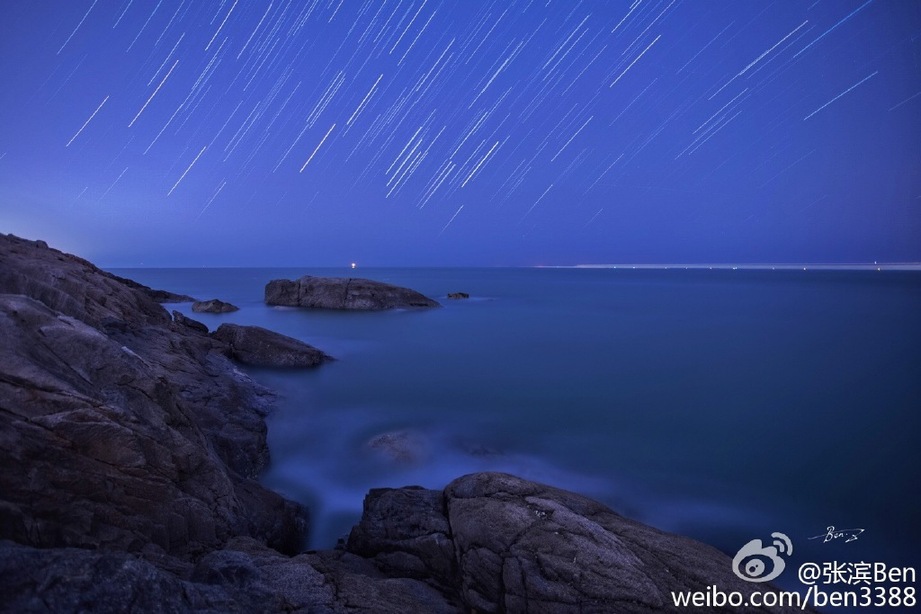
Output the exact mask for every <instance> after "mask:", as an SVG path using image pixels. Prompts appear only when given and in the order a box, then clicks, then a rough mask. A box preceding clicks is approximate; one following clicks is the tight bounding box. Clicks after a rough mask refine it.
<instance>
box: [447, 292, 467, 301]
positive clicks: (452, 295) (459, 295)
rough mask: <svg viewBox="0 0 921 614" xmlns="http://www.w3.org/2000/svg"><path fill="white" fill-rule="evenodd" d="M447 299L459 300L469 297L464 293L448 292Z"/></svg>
mask: <svg viewBox="0 0 921 614" xmlns="http://www.w3.org/2000/svg"><path fill="white" fill-rule="evenodd" d="M448 298H450V299H453V300H460V299H465V298H470V295H469V294H467V293H466V292H448Z"/></svg>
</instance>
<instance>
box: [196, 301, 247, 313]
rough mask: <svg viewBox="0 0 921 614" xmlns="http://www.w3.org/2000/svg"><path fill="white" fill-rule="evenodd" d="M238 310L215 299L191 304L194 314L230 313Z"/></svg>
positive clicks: (234, 306)
mask: <svg viewBox="0 0 921 614" xmlns="http://www.w3.org/2000/svg"><path fill="white" fill-rule="evenodd" d="M239 309H240V308H239V307H237V306H236V305H232V304H231V303H225V302H224V301H222V300H220V299H217V298H213V299H210V300H207V301H195V302H194V303H192V311H194V312H195V313H230V312H231V311H239Z"/></svg>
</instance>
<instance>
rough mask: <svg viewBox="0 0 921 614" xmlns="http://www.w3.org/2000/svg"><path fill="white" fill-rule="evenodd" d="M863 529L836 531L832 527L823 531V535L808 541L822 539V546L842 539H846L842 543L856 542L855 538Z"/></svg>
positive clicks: (815, 536)
mask: <svg viewBox="0 0 921 614" xmlns="http://www.w3.org/2000/svg"><path fill="white" fill-rule="evenodd" d="M864 530H865V529H836V528H835V527H834V525H832V526H829V527H828V528H827V529H825V533H820V534H819V535H814V536H812V537H810V538H809V539H820V538H821V539H822V543H823V544H827V543H828V542H830V541H833V540H836V539H841V538H842V537H844V538H846V539H845V540H844V543H845V544H846V543H848V542H853V541H857V536H858V535H860V534H861V533H863V532H864Z"/></svg>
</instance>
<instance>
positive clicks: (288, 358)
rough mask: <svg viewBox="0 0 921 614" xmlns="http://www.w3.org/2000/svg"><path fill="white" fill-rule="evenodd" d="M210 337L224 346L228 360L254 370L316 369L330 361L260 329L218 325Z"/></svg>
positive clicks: (289, 339)
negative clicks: (249, 366) (252, 367)
mask: <svg viewBox="0 0 921 614" xmlns="http://www.w3.org/2000/svg"><path fill="white" fill-rule="evenodd" d="M211 336H212V337H213V338H214V339H217V340H218V341H220V342H222V343H225V344H227V347H228V352H229V355H230V357H231V358H233V359H234V360H237V361H239V362H242V363H243V364H247V365H252V366H255V367H315V366H317V365H319V364H320V363H322V362H324V361H326V360H332V358H331V357H330V356H328V355H327V354H325V353H323V352H321V351H320V350H318V349H317V348H315V347H313V346H312V345H309V344H307V343H304V342H303V341H299V340H297V339H294V338H292V337H288V336H286V335H282V334H280V333H276V332H273V331H270V330H267V329H265V328H262V327H259V326H241V325H240V324H221V325H220V326H219V327H218V329H217V330H216V331H214V332H213V333H211Z"/></svg>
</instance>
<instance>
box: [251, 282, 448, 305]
mask: <svg viewBox="0 0 921 614" xmlns="http://www.w3.org/2000/svg"><path fill="white" fill-rule="evenodd" d="M265 302H266V304H268V305H283V306H289V307H310V308H313V309H345V310H360V311H379V310H384V309H394V308H398V307H404V308H405V307H438V306H439V304H438V302H437V301H434V300H432V299H430V298H428V297H427V296H424V295H422V294H420V293H418V292H416V291H415V290H410V289H409V288H402V287H400V286H394V285H391V284H385V283H383V282H379V281H372V280H370V279H358V278H350V277H349V278H346V277H341V278H340V277H313V276H311V275H305V276H304V277H301V278H300V279H297V280H289V279H275V280H272V281H270V282H269V283H268V284H266V286H265Z"/></svg>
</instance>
